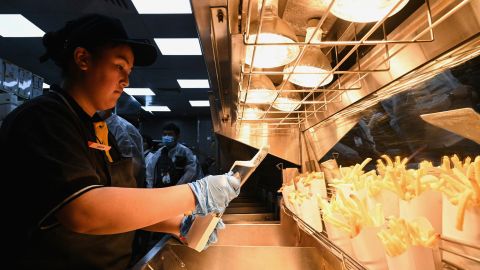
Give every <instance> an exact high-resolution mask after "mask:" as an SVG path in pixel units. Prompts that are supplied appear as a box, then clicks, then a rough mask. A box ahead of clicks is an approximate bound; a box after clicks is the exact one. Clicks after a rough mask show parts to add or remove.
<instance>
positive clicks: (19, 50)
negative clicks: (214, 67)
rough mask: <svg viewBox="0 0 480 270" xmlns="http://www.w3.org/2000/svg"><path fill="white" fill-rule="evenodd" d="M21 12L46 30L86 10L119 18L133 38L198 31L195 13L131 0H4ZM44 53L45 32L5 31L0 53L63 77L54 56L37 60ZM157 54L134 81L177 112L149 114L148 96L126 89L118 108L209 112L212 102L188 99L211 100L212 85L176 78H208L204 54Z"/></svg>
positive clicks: (3, 9) (4, 10)
mask: <svg viewBox="0 0 480 270" xmlns="http://www.w3.org/2000/svg"><path fill="white" fill-rule="evenodd" d="M152 1H154V0H152ZM172 1H175V0H172ZM17 13H18V14H22V15H23V16H25V17H26V18H27V19H28V20H30V21H31V22H33V23H34V24H35V25H37V26H38V27H39V28H40V29H42V30H43V31H44V32H48V31H55V30H57V29H59V28H60V27H62V26H63V25H64V24H65V22H66V21H68V20H71V19H74V18H77V17H79V16H81V15H83V14H87V13H101V14H106V15H110V16H114V17H117V18H119V19H120V20H121V21H122V22H123V24H124V26H125V28H126V30H127V32H128V34H129V36H130V37H131V38H136V39H144V40H148V41H149V42H151V43H152V44H154V41H153V38H197V37H198V33H197V29H196V25H195V19H194V17H193V14H138V12H137V10H136V9H135V7H134V5H133V4H132V2H131V1H130V0H82V1H78V0H70V1H67V0H42V1H36V0H30V1H28V0H0V14H17ZM43 53H44V49H43V45H42V40H41V38H4V37H0V58H3V59H6V60H8V61H11V62H12V63H14V64H16V65H18V66H20V67H22V68H25V69H27V70H29V71H31V72H33V73H35V74H37V75H39V76H41V77H43V78H44V79H45V82H46V83H48V84H53V83H59V82H60V71H59V69H58V68H57V67H56V66H55V65H54V64H53V62H51V61H47V62H46V63H43V64H41V63H40V62H39V61H38V57H39V56H40V55H42V54H43ZM158 54H159V57H158V58H157V61H156V62H155V63H154V64H153V65H151V66H149V67H143V68H140V67H139V68H135V69H134V70H133V72H132V74H131V75H130V87H148V88H151V89H152V90H153V91H154V92H155V94H156V95H155V96H154V97H153V99H152V103H151V105H166V106H168V107H169V108H170V110H171V111H172V112H161V113H159V112H155V113H154V114H150V113H148V112H145V111H143V110H142V109H141V108H140V104H141V105H145V98H144V97H135V99H136V100H137V101H138V102H136V101H135V100H133V99H132V98H131V97H130V96H129V95H127V94H126V93H124V94H123V95H122V97H121V99H120V101H119V106H118V108H117V110H118V113H119V114H121V115H127V116H128V115H130V116H132V115H139V116H143V117H149V116H152V115H156V116H193V115H198V114H201V115H209V114H210V109H209V107H203V108H198V107H197V108H192V107H191V106H190V104H189V102H188V101H189V100H207V99H208V94H207V93H208V91H209V89H205V88H204V89H182V88H180V87H179V85H178V83H177V79H208V73H207V70H206V67H205V62H204V58H203V56H202V55H197V56H195V55H192V56H164V55H161V53H160V51H158Z"/></svg>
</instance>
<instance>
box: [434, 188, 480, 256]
mask: <svg viewBox="0 0 480 270" xmlns="http://www.w3.org/2000/svg"><path fill="white" fill-rule="evenodd" d="M442 200H443V204H442V210H443V217H442V221H443V224H442V225H443V228H442V235H443V236H445V237H447V238H452V239H453V240H457V241H459V242H462V243H466V244H470V245H474V246H477V247H480V207H479V206H477V207H467V208H466V209H465V219H464V220H463V231H459V230H457V229H456V228H455V225H456V221H457V211H458V206H456V205H453V204H451V203H450V201H449V200H448V199H447V197H445V195H443V197H442Z"/></svg>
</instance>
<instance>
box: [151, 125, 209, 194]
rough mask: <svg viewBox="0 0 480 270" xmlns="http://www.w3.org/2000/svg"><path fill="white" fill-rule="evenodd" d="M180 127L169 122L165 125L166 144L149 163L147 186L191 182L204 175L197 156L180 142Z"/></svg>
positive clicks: (164, 138)
mask: <svg viewBox="0 0 480 270" xmlns="http://www.w3.org/2000/svg"><path fill="white" fill-rule="evenodd" d="M179 137H180V128H179V127H178V126H177V125H175V124H173V123H169V124H167V125H165V126H164V127H163V134H162V142H163V144H164V146H163V147H161V148H160V149H159V150H158V151H157V152H155V154H154V155H153V156H152V157H151V159H150V160H149V162H148V164H147V179H146V182H147V187H166V186H174V185H180V184H186V183H190V182H191V181H194V180H196V179H200V178H202V177H203V173H202V171H201V169H200V166H199V165H200V164H199V162H198V160H197V157H196V156H195V155H194V154H193V153H192V150H190V149H189V148H188V147H186V146H185V145H183V144H181V143H179V142H178V138H179Z"/></svg>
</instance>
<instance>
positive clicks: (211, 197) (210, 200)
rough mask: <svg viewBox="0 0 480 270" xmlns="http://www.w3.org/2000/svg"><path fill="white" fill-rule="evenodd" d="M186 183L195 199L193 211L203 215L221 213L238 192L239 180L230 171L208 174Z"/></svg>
mask: <svg viewBox="0 0 480 270" xmlns="http://www.w3.org/2000/svg"><path fill="white" fill-rule="evenodd" d="M188 185H189V186H190V188H191V189H192V191H193V194H195V197H196V199H197V205H196V209H195V211H194V212H193V213H194V214H198V215H203V216H205V215H207V214H209V213H223V212H224V211H225V208H226V207H227V206H228V203H230V201H231V200H233V199H234V198H235V197H237V196H238V194H239V193H240V180H239V179H238V178H236V177H234V176H233V175H232V173H228V174H224V175H209V176H207V177H204V178H202V179H200V180H197V181H195V182H192V183H188Z"/></svg>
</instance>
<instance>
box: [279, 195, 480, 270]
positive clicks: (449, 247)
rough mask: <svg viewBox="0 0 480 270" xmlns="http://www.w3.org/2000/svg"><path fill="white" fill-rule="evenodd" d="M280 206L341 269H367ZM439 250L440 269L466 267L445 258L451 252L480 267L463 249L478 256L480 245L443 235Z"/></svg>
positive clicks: (450, 269)
mask: <svg viewBox="0 0 480 270" xmlns="http://www.w3.org/2000/svg"><path fill="white" fill-rule="evenodd" d="M281 208H282V210H283V211H284V213H285V214H286V215H287V216H290V217H291V218H292V219H293V220H295V221H296V222H297V225H298V227H299V228H300V229H302V230H303V231H304V232H306V233H307V234H308V235H310V236H312V237H313V238H314V239H315V240H317V241H318V242H319V243H320V244H321V245H322V246H323V247H325V248H326V249H327V250H329V251H330V252H331V253H332V254H333V255H335V256H336V257H337V258H338V259H339V260H340V261H341V263H342V265H343V269H348V270H350V269H355V270H367V268H365V266H363V265H362V264H361V263H359V262H358V261H357V260H356V259H354V258H352V257H351V256H350V255H348V254H347V253H345V252H344V251H343V250H342V249H340V248H339V247H338V246H336V245H335V244H334V243H333V242H332V241H330V239H328V234H327V233H326V232H325V231H323V232H318V231H316V230H315V229H314V228H312V227H311V226H310V225H308V224H307V223H305V222H304V221H303V220H302V219H301V218H300V217H298V216H297V215H296V214H295V213H293V212H292V211H290V209H288V208H287V207H286V206H285V204H284V203H283V200H282V204H281ZM440 250H441V252H442V258H443V260H442V266H443V267H442V269H445V270H463V269H467V268H462V267H461V266H458V265H457V264H456V263H454V262H450V261H447V260H445V256H444V254H445V253H449V254H452V255H453V256H454V258H455V261H457V260H460V261H462V260H463V261H465V260H467V261H470V262H473V263H475V264H478V267H480V257H478V258H477V257H475V256H472V255H468V254H465V253H464V252H465V250H472V251H474V252H475V253H476V254H479V255H478V256H480V247H477V246H472V245H468V244H465V243H461V242H458V241H455V240H452V239H448V238H445V237H442V238H441V243H440Z"/></svg>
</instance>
